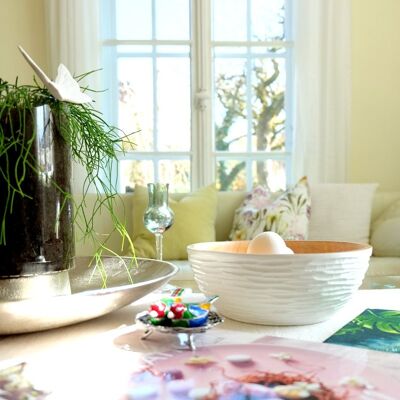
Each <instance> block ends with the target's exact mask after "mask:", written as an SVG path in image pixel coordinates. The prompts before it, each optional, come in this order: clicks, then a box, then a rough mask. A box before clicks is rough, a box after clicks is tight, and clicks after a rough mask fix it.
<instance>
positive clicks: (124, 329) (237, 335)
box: [0, 289, 400, 399]
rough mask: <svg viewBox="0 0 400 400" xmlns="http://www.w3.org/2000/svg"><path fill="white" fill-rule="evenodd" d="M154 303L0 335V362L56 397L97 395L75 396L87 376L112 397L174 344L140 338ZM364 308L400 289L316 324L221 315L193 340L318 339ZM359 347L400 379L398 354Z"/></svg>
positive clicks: (371, 294)
mask: <svg viewBox="0 0 400 400" xmlns="http://www.w3.org/2000/svg"><path fill="white" fill-rule="evenodd" d="M152 301H154V295H149V296H146V297H145V298H143V299H141V300H139V301H138V302H136V303H134V304H131V305H129V306H127V307H124V308H122V309H120V310H118V311H115V312H113V313H111V314H108V315H105V316H103V317H100V318H97V319H94V320H91V321H87V322H84V323H80V324H76V325H72V326H68V327H64V328H58V329H53V330H49V331H44V332H37V333H30V334H22V335H11V336H3V337H1V336H0V364H1V365H5V364H8V363H11V362H14V361H17V360H20V361H22V360H23V361H27V362H28V370H27V372H28V375H29V376H32V379H34V380H35V382H39V383H41V384H43V385H45V386H46V384H47V385H48V384H49V382H51V387H55V388H58V390H59V391H60V392H59V393H58V395H57V397H54V398H57V399H64V398H65V399H67V398H74V399H81V398H82V399H83V398H95V397H93V393H92V389H93V388H92V389H90V391H89V389H88V392H87V393H85V392H84V391H83V392H82V390H81V389H80V395H79V396H77V395H76V393H77V392H76V391H77V388H78V387H79V386H81V387H84V386H85V383H86V382H87V381H88V379H90V378H95V379H96V381H97V382H98V385H97V386H96V390H99V394H98V396H100V397H96V399H97V398H104V399H107V398H108V399H111V398H112V397H111V396H112V395H111V392H110V393H109V392H108V390H112V387H116V385H117V386H118V384H120V383H121V380H122V379H123V378H124V377H125V378H126V374H127V373H129V371H132V370H133V368H134V366H135V363H137V362H138V360H139V358H140V357H141V354H142V353H154V352H158V353H160V352H165V351H170V350H171V348H176V347H177V346H178V337H176V336H174V335H169V334H160V333H154V334H153V335H152V336H151V337H150V338H149V339H148V340H145V341H143V340H140V338H141V335H142V332H143V331H142V328H140V327H138V326H137V325H135V316H136V313H138V312H140V311H143V310H145V309H147V307H148V304H149V303H151V302H152ZM366 308H386V309H394V310H400V289H387V290H359V291H358V292H357V293H356V296H355V297H354V299H353V300H352V301H351V302H350V303H348V304H347V305H346V306H345V307H344V308H343V309H341V310H340V311H338V312H337V313H336V314H335V315H334V316H333V317H332V318H330V319H329V320H328V321H325V322H321V323H318V324H314V325H307V326H285V327H284V326H262V325H250V324H245V323H240V322H236V321H233V320H229V319H225V322H224V323H223V324H221V325H219V326H217V327H215V328H214V329H211V330H210V331H208V332H207V333H206V334H199V335H196V339H195V342H196V345H197V346H203V345H210V344H228V343H249V342H252V341H255V340H259V339H262V338H263V337H264V336H266V335H270V336H273V337H279V338H289V339H299V340H306V341H312V342H322V341H323V340H325V339H326V338H328V337H329V336H330V335H332V334H333V333H334V332H336V331H337V330H338V329H339V328H340V327H342V326H343V325H344V324H346V323H347V322H349V321H350V320H352V319H353V318H354V317H355V316H357V315H358V314H360V313H361V312H362V311H363V310H364V309H366ZM271 340H279V339H271ZM316 346H317V347H318V346H320V347H321V346H322V347H323V346H328V345H326V344H325V345H319V344H318V343H310V348H315V347H316ZM348 349H351V350H349V351H352V350H353V349H352V348H348ZM357 351H363V352H364V353H365V354H368V355H369V357H370V359H371V360H373V362H374V363H377V364H379V365H380V366H384V367H386V368H389V369H390V373H391V374H393V375H394V376H396V377H397V378H399V379H400V357H399V355H398V354H390V353H383V352H375V351H368V350H360V349H357ZM60 393H62V395H61V394H60ZM68 396H73V397H68ZM85 396H89V397H85ZM107 396H110V397H107Z"/></svg>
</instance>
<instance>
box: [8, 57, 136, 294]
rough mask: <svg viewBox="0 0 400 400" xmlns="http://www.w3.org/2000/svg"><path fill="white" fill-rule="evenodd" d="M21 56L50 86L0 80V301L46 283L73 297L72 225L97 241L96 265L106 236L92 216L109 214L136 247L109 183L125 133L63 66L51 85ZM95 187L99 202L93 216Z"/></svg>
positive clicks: (30, 292) (94, 256) (50, 82)
mask: <svg viewBox="0 0 400 400" xmlns="http://www.w3.org/2000/svg"><path fill="white" fill-rule="evenodd" d="M21 51H22V52H23V50H22V49H21ZM23 54H24V56H25V58H27V60H28V62H29V63H30V64H31V65H32V66H33V67H34V69H35V71H36V72H37V74H38V76H39V77H40V79H41V80H42V81H43V83H44V86H41V85H39V84H38V83H37V82H35V83H34V84H33V85H19V84H18V80H16V81H15V83H9V82H6V81H3V80H1V79H0V260H1V261H0V299H1V298H4V297H6V298H10V297H11V298H14V297H15V298H18V299H20V298H21V297H22V298H24V297H27V296H28V297H29V296H30V295H34V294H35V291H36V289H38V288H39V290H40V291H43V289H44V286H43V279H47V280H48V282H47V284H46V287H47V288H50V293H51V294H60V293H61V294H64V293H66V292H68V290H69V287H68V270H69V269H70V268H72V267H73V262H74V242H75V238H74V229H73V227H74V225H75V226H78V227H79V228H80V229H81V230H82V232H83V236H84V237H85V238H88V237H89V238H91V239H92V240H94V241H96V242H97V251H96V253H95V254H94V255H93V260H94V261H95V265H96V266H100V270H101V265H102V264H101V258H102V255H103V253H104V251H105V250H107V238H106V239H105V240H100V239H99V237H98V236H97V235H96V233H95V230H94V218H95V216H96V215H97V214H98V213H100V212H101V211H102V210H103V209H105V210H106V211H107V212H108V213H109V214H110V215H111V217H112V220H113V222H114V229H115V230H117V231H118V232H119V233H120V235H121V237H122V238H123V239H126V240H128V241H129V243H130V245H131V247H133V246H132V243H131V242H130V238H129V235H128V233H127V231H126V229H125V226H124V224H123V223H122V222H121V221H120V219H119V218H118V217H117V216H116V214H115V212H114V202H115V199H116V197H117V191H116V188H115V185H114V184H113V183H112V181H111V179H110V177H111V176H112V168H113V165H114V162H115V161H116V160H117V154H118V152H119V151H122V150H123V148H122V142H123V140H126V136H125V137H124V136H123V135H121V132H120V131H119V130H118V129H117V128H115V127H112V126H110V125H109V124H107V123H106V122H105V121H104V119H103V118H102V116H101V114H100V113H99V112H98V111H97V110H95V108H94V107H93V106H92V103H91V102H90V101H91V100H90V98H89V97H88V95H87V93H85V92H82V91H81V90H80V88H79V85H78V84H77V83H76V81H75V80H74V79H73V78H72V77H71V76H70V75H69V72H68V71H67V70H66V68H65V67H64V66H62V65H61V66H60V67H59V74H60V73H61V75H63V76H61V78H60V77H58V78H56V80H55V82H52V81H50V80H49V79H48V78H47V77H46V75H44V73H43V72H42V71H41V70H40V69H39V68H38V67H37V66H36V64H34V62H33V60H32V59H30V57H29V56H28V55H27V54H26V53H24V52H23ZM57 79H58V81H59V82H61V83H57ZM66 82H67V83H66ZM65 83H66V85H67V87H63V86H62V85H63V84H64V85H65ZM68 85H69V87H68ZM77 87H78V89H77ZM71 88H72V90H71ZM72 161H74V162H76V163H78V164H81V165H82V166H83V167H84V169H85V171H86V178H85V180H84V184H83V187H82V194H83V196H82V199H81V201H80V202H79V203H77V202H76V201H75V200H74V197H73V195H72V192H71V168H72V167H71V165H72ZM89 190H91V191H93V190H94V191H95V192H96V193H97V200H96V202H95V205H94V207H93V208H91V210H90V212H89V213H88V212H87V211H86V210H85V196H86V194H87V193H88V191H89ZM78 220H79V221H80V223H78V224H76V221H78ZM132 262H133V261H132ZM100 273H102V274H103V277H104V284H106V276H105V275H104V271H100ZM37 277H40V281H39V283H38V284H37V285H36V284H34V283H32V282H33V280H34V279H35V278H37ZM43 277H45V278H43ZM21 278H22V279H21ZM32 287H33V288H34V289H32Z"/></svg>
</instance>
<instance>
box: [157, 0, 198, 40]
mask: <svg viewBox="0 0 400 400" xmlns="http://www.w3.org/2000/svg"><path fill="white" fill-rule="evenodd" d="M189 17H190V16H189V0H156V39H158V40H188V39H189V38H190V28H189Z"/></svg>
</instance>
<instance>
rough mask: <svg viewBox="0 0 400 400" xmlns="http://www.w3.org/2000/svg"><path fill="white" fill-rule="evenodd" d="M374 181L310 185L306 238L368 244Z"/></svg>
mask: <svg viewBox="0 0 400 400" xmlns="http://www.w3.org/2000/svg"><path fill="white" fill-rule="evenodd" d="M377 186H378V185H377V184H375V183H367V184H364V183H357V184H353V183H324V184H315V185H310V190H311V219H310V225H309V235H308V239H309V240H336V241H347V242H356V243H368V241H369V230H370V221H371V209H372V199H373V195H374V192H375V190H376V188H377Z"/></svg>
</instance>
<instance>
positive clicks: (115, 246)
mask: <svg viewBox="0 0 400 400" xmlns="http://www.w3.org/2000/svg"><path fill="white" fill-rule="evenodd" d="M132 196H133V194H132V193H126V194H125V193H124V194H121V197H120V200H119V201H117V207H116V211H117V215H118V216H119V217H120V218H121V220H123V221H125V224H126V229H127V231H128V232H129V233H132V232H133V229H134V227H133V222H132V221H133V216H132ZM183 196H184V194H172V197H173V198H175V199H180V198H182V197H183ZM245 196H246V193H245V192H219V193H218V206H217V207H218V208H217V220H216V226H215V228H216V238H217V240H218V241H221V240H228V236H229V232H230V230H231V226H232V220H233V216H234V213H235V210H236V209H237V208H238V207H239V206H240V204H241V203H242V201H243V199H244V197H245ZM397 199H400V192H394V191H393V192H379V191H378V192H376V194H375V196H374V200H373V205H372V214H371V219H372V222H373V221H374V220H375V219H376V218H377V217H379V215H380V214H381V213H382V212H383V211H384V210H385V209H386V208H387V207H388V206H389V205H390V204H391V203H392V202H393V201H395V200H397ZM94 200H95V196H94V195H92V194H89V195H88V196H87V199H86V209H87V210H90V209H92V208H93V204H94ZM311 203H312V199H311ZM311 218H312V212H311ZM94 225H95V229H96V231H97V232H98V234H99V235H101V236H102V237H106V236H109V241H108V246H109V247H110V249H111V250H112V251H115V252H117V253H118V254H124V253H125V252H126V251H127V246H126V245H125V247H124V249H121V239H120V237H119V235H118V233H116V232H112V226H113V225H112V221H111V218H110V217H109V216H108V215H104V214H99V215H98V216H97V217H96V218H95V224H94ZM75 231H76V236H77V239H78V241H77V244H76V254H77V255H91V254H93V253H94V251H95V248H94V246H93V243H92V242H91V241H90V240H87V241H86V242H83V241H82V240H80V237H81V235H80V233H79V229H76V230H75Z"/></svg>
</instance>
